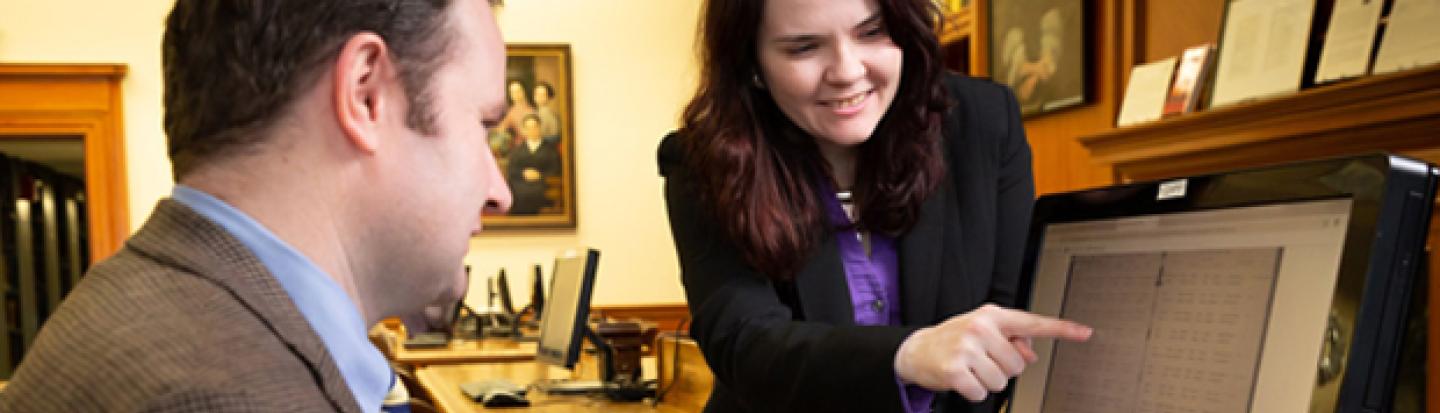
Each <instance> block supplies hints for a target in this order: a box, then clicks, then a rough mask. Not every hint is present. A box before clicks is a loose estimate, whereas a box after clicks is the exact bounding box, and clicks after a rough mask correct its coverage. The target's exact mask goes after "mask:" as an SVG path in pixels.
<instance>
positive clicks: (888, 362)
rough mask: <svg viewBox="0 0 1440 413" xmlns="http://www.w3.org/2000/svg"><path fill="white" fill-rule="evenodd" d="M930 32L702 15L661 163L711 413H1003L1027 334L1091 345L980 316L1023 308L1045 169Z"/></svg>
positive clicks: (719, 10) (827, 0)
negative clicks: (695, 56)
mask: <svg viewBox="0 0 1440 413" xmlns="http://www.w3.org/2000/svg"><path fill="white" fill-rule="evenodd" d="M935 16H936V14H935V10H934V5H933V3H932V1H930V0H883V1H881V0H765V1H756V0H709V1H708V2H707V3H706V5H705V11H704V17H703V19H704V20H703V22H702V28H701V36H702V39H701V44H702V49H703V58H704V61H703V66H702V67H703V69H702V71H703V72H702V80H701V82H700V87H699V91H698V92H697V94H696V96H695V97H694V98H693V100H692V101H691V102H690V104H689V106H688V107H687V108H686V110H685V114H684V125H683V128H682V130H681V131H680V132H678V133H676V134H672V135H671V136H669V137H667V138H666V139H665V141H664V142H663V143H662V144H661V147H660V153H659V157H660V168H661V173H662V174H664V175H665V176H666V186H665V192H666V202H667V204H668V208H669V214H670V225H671V231H672V235H673V236H674V238H675V245H676V249H677V252H678V255H679V258H680V264H681V271H682V273H683V281H684V284H685V290H686V295H687V299H688V302H689V306H690V311H691V314H692V317H693V321H692V327H691V333H692V335H694V337H695V339H696V340H697V341H698V342H699V344H700V347H701V350H702V352H703V353H704V354H705V358H706V361H707V362H708V363H709V365H710V367H711V370H712V371H713V372H714V373H715V376H716V379H717V380H716V383H715V389H714V391H713V392H712V394H711V398H710V401H709V403H708V405H707V408H706V410H707V411H716V412H732V411H740V412H758V411H786V412H791V411H832V412H833V411H865V412H877V411H927V410H929V409H931V408H932V407H933V408H934V409H935V410H936V411H947V412H948V411H956V412H969V411H994V410H995V409H996V408H997V407H998V405H999V403H998V400H996V398H995V397H990V393H991V392H996V391H1000V390H1003V389H1004V387H1005V386H1006V384H1007V383H1008V379H1009V378H1011V377H1014V376H1015V375H1017V374H1019V373H1020V371H1021V370H1023V369H1024V367H1025V364H1026V363H1028V362H1033V361H1034V360H1035V358H1036V357H1035V354H1034V352H1033V351H1031V349H1030V345H1029V339H1030V338H1031V337H1056V336H1058V337H1063V338H1067V339H1072V340H1083V339H1086V338H1088V336H1089V334H1090V332H1089V330H1088V328H1086V327H1084V326H1080V325H1077V324H1074V323H1069V322H1065V321H1060V320H1054V319H1049V318H1045V317H1040V316H1036V315H1032V314H1028V313H1023V312H1020V311H1016V310H1009V309H1001V308H999V307H996V306H986V305H985V304H987V303H993V304H998V305H1001V306H1006V305H1013V304H1014V303H1015V300H1016V288H1017V279H1018V277H1019V275H1018V273H1019V271H1020V261H1021V256H1022V255H1023V251H1022V250H1023V249H1024V242H1025V240H1024V238H1025V234H1026V232H1027V231H1026V229H1027V228H1026V227H1027V223H1028V222H1029V219H1030V208H1031V202H1032V199H1033V196H1034V189H1033V187H1034V186H1033V183H1032V179H1031V172H1030V152H1029V147H1028V146H1027V144H1026V141H1025V136H1024V130H1023V127H1022V125H1021V123H1020V118H1019V114H1018V112H1017V111H1016V104H1015V99H1014V97H1013V96H1012V95H1011V94H1010V93H1009V92H1008V90H1006V89H1005V88H1003V87H1000V86H997V85H995V84H993V83H990V82H985V81H978V80H972V79H967V78H962V77H958V76H945V75H944V74H943V69H942V68H941V67H940V66H939V56H938V44H937V41H936V38H935V34H934V33H935V32H934V27H932V22H934V21H936V19H935ZM847 200H848V201H847ZM856 389H859V390H860V391H859V392H857V391H856Z"/></svg>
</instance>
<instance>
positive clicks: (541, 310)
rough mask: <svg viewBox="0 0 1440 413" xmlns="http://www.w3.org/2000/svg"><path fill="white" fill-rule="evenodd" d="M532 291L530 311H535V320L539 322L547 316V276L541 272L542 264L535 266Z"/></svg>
mask: <svg viewBox="0 0 1440 413" xmlns="http://www.w3.org/2000/svg"><path fill="white" fill-rule="evenodd" d="M531 288H532V289H531V290H530V309H531V310H534V311H535V319H536V320H539V319H540V317H542V316H544V314H545V276H544V274H542V273H541V271H540V264H535V278H534V285H533V286H532V287H531Z"/></svg>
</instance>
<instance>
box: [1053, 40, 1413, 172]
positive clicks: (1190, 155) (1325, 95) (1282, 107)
mask: <svg viewBox="0 0 1440 413" xmlns="http://www.w3.org/2000/svg"><path fill="white" fill-rule="evenodd" d="M1437 130H1440V66H1430V67H1428V68H1423V69H1418V70H1412V71H1407V72H1400V73H1394V74H1389V75H1381V76H1373V77H1369V78H1363V79H1358V80H1352V81H1349V82H1345V83H1341V84H1336V85H1330V86H1321V87H1318V88H1315V89H1311V90H1306V91H1302V92H1299V93H1296V94H1293V95H1288V96H1283V97H1276V98H1271V99H1265V100H1260V101H1253V102H1247V103H1240V104H1236V105H1233V106H1228V107H1223V108H1218V109H1211V110H1207V111H1203V112H1198V113H1193V114H1188V115H1183V116H1180V117H1176V118H1170V119H1165V120H1161V121H1158V122H1155V123H1150V124H1146V125H1141V126H1136V127H1130V128H1121V129H1114V130H1110V131H1107V132H1103V133H1099V134H1095V135H1091V136H1086V137H1082V138H1080V142H1081V144H1083V145H1085V147H1086V148H1087V149H1089V150H1090V154H1091V156H1092V157H1093V159H1094V160H1095V161H1096V162H1099V163H1102V164H1109V165H1113V166H1114V168H1115V175H1116V176H1115V178H1116V179H1117V181H1118V182H1128V181H1133V180H1152V179H1160V178H1166V177H1171V176H1179V175H1192V174H1197V173H1204V172H1213V171H1217V170H1221V169H1228V168H1238V167H1246V166H1256V165H1263V164H1272V163H1279V162H1289V161H1295V160H1300V159H1312V158H1320V157H1331V156H1341V155H1346V154H1355V153H1362V152H1369V151H1391V152H1397V153H1402V154H1407V153H1408V154H1413V155H1416V156H1419V157H1422V158H1423V157H1424V155H1423V151H1424V150H1425V149H1427V148H1434V147H1436V146H1437V145H1440V138H1437V135H1436V133H1437V132H1436V131H1437ZM1429 160H1431V161H1436V159H1429Z"/></svg>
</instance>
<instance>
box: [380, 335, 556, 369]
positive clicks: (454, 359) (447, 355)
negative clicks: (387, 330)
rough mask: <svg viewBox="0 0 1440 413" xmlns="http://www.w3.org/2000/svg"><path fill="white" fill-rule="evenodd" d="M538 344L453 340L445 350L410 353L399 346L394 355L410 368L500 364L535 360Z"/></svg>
mask: <svg viewBox="0 0 1440 413" xmlns="http://www.w3.org/2000/svg"><path fill="white" fill-rule="evenodd" d="M535 349H536V344H535V343H520V342H516V341H514V340H510V339H503V338H501V339H483V340H450V343H449V344H448V345H446V347H445V348H437V349H407V348H405V345H404V344H403V343H397V345H396V346H395V347H394V350H393V351H392V353H391V356H392V357H393V359H394V360H395V361H397V362H400V363H403V364H410V365H416V366H420V365H427V364H458V363H496V362H506V361H528V360H534V359H535Z"/></svg>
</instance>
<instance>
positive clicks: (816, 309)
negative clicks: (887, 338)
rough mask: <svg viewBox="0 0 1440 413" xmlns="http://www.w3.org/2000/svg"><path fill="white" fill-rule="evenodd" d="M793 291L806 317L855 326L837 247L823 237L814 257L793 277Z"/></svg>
mask: <svg viewBox="0 0 1440 413" xmlns="http://www.w3.org/2000/svg"><path fill="white" fill-rule="evenodd" d="M795 284H796V290H798V294H799V296H800V305H801V308H802V309H804V311H805V314H804V317H805V320H808V321H819V322H825V323H829V324H832V325H841V326H849V325H855V308H854V306H852V305H851V304H850V283H849V282H848V281H846V277H845V265H844V264H843V263H841V262H840V246H839V244H838V243H836V242H835V237H833V236H826V237H825V240H824V241H823V242H821V244H820V247H819V248H817V249H816V251H815V256H813V257H811V258H810V259H809V260H806V264H805V268H804V269H801V270H800V273H799V274H797V275H796V276H795Z"/></svg>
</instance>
